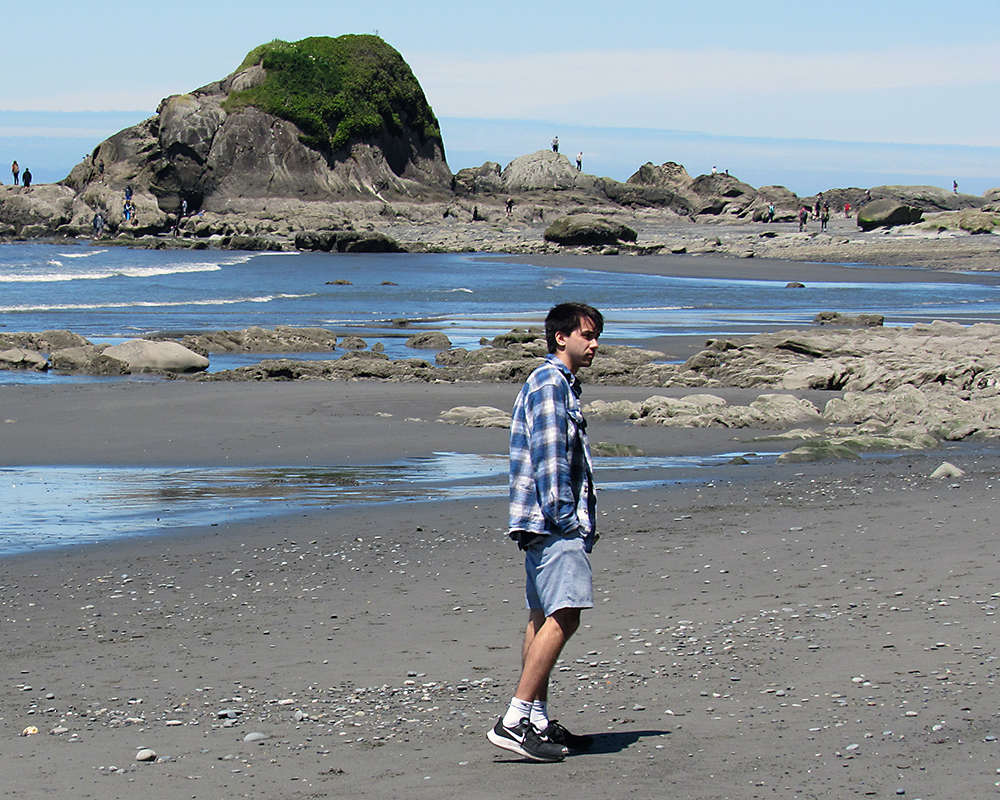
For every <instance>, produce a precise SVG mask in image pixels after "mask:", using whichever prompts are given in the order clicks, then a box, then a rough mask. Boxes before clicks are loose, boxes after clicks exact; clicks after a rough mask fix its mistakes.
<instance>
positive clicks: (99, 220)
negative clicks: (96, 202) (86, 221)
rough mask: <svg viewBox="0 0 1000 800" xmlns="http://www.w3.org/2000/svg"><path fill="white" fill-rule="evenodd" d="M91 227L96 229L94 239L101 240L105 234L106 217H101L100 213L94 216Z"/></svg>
mask: <svg viewBox="0 0 1000 800" xmlns="http://www.w3.org/2000/svg"><path fill="white" fill-rule="evenodd" d="M90 225H91V227H92V228H93V229H94V238H95V239H100V238H101V234H102V233H104V217H102V216H101V212H100V211H98V212H97V213H96V214H94V219H93V222H91V223H90Z"/></svg>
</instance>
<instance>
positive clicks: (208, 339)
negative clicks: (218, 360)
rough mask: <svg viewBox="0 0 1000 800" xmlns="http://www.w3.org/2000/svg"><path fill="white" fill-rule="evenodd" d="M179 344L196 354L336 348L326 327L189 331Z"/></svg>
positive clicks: (303, 350)
mask: <svg viewBox="0 0 1000 800" xmlns="http://www.w3.org/2000/svg"><path fill="white" fill-rule="evenodd" d="M162 338H168V337H162ZM180 344H182V345H183V346H184V347H186V348H188V349H189V350H193V351H195V352H196V353H323V352H327V351H332V350H334V349H336V347H337V335H336V334H335V333H333V331H329V330H327V329H326V328H297V327H292V326H291V325H278V326H277V327H275V328H274V329H270V328H258V327H253V328H246V329H244V330H241V331H212V332H210V333H201V334H188V335H186V336H184V337H182V338H181V339H180Z"/></svg>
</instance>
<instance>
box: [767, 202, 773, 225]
mask: <svg viewBox="0 0 1000 800" xmlns="http://www.w3.org/2000/svg"><path fill="white" fill-rule="evenodd" d="M767 221H768V222H774V203H768V204H767Z"/></svg>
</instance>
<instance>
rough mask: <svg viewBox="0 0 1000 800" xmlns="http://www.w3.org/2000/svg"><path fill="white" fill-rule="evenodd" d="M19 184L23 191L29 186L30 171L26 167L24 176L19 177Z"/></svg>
mask: <svg viewBox="0 0 1000 800" xmlns="http://www.w3.org/2000/svg"><path fill="white" fill-rule="evenodd" d="M21 183H22V185H23V186H24V188H25V189H27V188H28V187H29V186H31V170H30V169H28V168H27V167H25V168H24V174H23V175H22V176H21Z"/></svg>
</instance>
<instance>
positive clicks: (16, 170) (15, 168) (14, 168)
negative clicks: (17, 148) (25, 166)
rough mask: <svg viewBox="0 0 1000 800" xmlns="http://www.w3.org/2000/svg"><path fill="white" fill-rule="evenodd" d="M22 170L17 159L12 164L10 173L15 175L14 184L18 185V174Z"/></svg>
mask: <svg viewBox="0 0 1000 800" xmlns="http://www.w3.org/2000/svg"><path fill="white" fill-rule="evenodd" d="M20 171H21V168H20V167H19V166H18V165H17V162H16V161H15V162H14V163H13V164H11V165H10V174H11V175H13V176H14V185H15V186H17V175H18V173H19V172H20Z"/></svg>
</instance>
